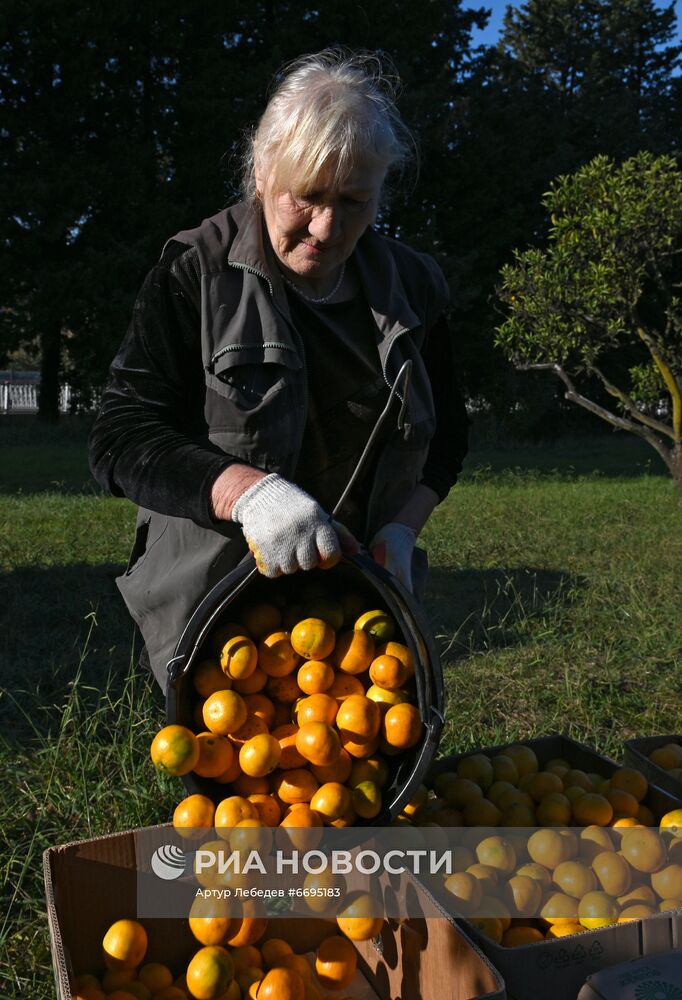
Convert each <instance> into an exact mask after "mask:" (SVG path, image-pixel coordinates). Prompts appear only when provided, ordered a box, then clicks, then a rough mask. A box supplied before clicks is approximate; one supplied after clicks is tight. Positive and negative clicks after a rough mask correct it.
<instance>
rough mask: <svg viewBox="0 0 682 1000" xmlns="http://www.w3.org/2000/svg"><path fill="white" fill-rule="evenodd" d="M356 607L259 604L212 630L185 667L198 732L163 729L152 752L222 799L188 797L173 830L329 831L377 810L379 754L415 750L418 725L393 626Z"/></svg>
mask: <svg viewBox="0 0 682 1000" xmlns="http://www.w3.org/2000/svg"><path fill="white" fill-rule="evenodd" d="M357 605H358V600H357V597H356V595H353V594H349V595H345V596H344V597H342V598H341V599H339V600H332V599H330V598H325V597H318V598H317V599H315V600H312V601H309V602H308V605H307V606H303V608H301V607H300V606H294V607H293V608H291V607H289V608H282V609H280V608H279V607H277V605H276V604H274V603H270V602H260V603H257V604H251V605H247V606H246V607H245V608H244V609H243V612H242V613H241V614H240V620H239V621H235V622H229V623H227V624H224V625H222V626H221V627H220V628H219V629H217V631H216V632H215V633H214V634H213V635H212V636H211V638H210V640H209V646H210V651H211V652H212V654H213V655H211V656H207V657H206V658H204V659H203V660H202V661H201V662H199V663H197V664H196V666H195V668H194V670H193V673H192V682H193V684H194V688H195V690H196V692H197V698H198V700H197V703H196V706H195V713H194V715H195V729H196V732H194V731H192V730H190V729H189V728H187V727H185V726H179V725H170V726H166V727H164V728H163V729H162V730H161V731H160V732H159V733H157V735H156V737H155V738H154V741H153V743H152V746H151V756H152V760H153V762H154V764H155V765H156V767H157V768H158V769H159V770H161V771H164V772H166V773H168V774H172V775H184V774H188V773H190V772H194V774H195V775H198V776H200V777H202V778H207V779H211V780H212V781H213V782H215V784H216V785H217V786H218V788H220V786H224V787H225V791H226V792H228V791H229V793H230V794H226V795H225V797H224V799H223V801H220V802H219V803H218V805H217V808H216V807H215V805H214V802H213V800H212V798H209V797H208V796H205V795H190V796H189V797H188V798H186V799H185V800H183V801H182V802H181V803H180V804H179V806H178V808H177V810H176V812H175V815H174V818H173V822H174V825H175V826H176V827H177V828H178V829H183V828H184V829H189V828H194V829H197V830H199V829H201V828H206V827H213V826H215V827H230V826H237V825H238V824H239V823H240V822H245V821H252V822H255V823H261V824H263V825H266V826H278V825H281V826H318V825H319V826H321V825H323V824H325V825H330V826H337V827H339V826H348V825H351V824H353V823H354V822H355V821H356V820H357V819H358V817H360V818H362V819H373V818H375V817H376V816H378V815H379V813H380V812H381V810H382V791H381V790H382V786H383V785H384V784H385V782H386V781H387V779H388V775H389V767H388V764H387V761H386V758H387V757H390V756H392V755H394V754H397V753H400V752H401V751H403V750H407V749H409V748H410V747H413V746H415V745H416V744H417V743H418V742H419V741H420V739H421V738H422V733H423V723H422V720H421V716H420V713H419V709H418V708H417V706H416V705H415V700H416V696H415V687H414V681H413V679H412V678H413V675H414V664H413V662H412V656H411V654H410V651H409V649H408V647H407V646H406V645H405V644H404V642H402V641H400V638H401V637H400V636H398V634H397V627H396V623H395V621H394V620H393V618H392V617H391V616H390V615H389V614H388V613H387V612H386V611H384V610H381V609H378V610H376V609H375V610H369V611H362V609H361V606H360V607H358V606H357ZM312 612H315V613H312ZM216 797H218V796H216ZM294 814H295V816H294Z"/></svg>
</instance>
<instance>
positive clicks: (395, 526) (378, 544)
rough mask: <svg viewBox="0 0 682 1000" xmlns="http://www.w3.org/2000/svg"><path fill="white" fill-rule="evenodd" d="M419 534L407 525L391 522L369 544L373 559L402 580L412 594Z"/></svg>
mask: <svg viewBox="0 0 682 1000" xmlns="http://www.w3.org/2000/svg"><path fill="white" fill-rule="evenodd" d="M416 541H417V532H416V531H415V530H414V528H409V527H408V526H407V525H406V524H399V523H398V522H397V521H390V522H389V523H388V524H385V525H384V526H383V528H380V529H379V531H377V533H376V535H375V536H374V538H373V539H372V541H371V542H370V543H369V551H370V553H371V555H372V559H374V561H375V562H377V563H379V565H380V566H383V567H384V569H387V570H388V571H389V573H392V574H393V576H395V577H396V579H398V580H400V582H401V583H402V585H403V587H405V588H406V589H407V590H409V591H410V593H412V553H413V551H414V546H415V543H416Z"/></svg>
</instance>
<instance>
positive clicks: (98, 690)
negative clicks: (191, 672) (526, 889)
mask: <svg viewBox="0 0 682 1000" xmlns="http://www.w3.org/2000/svg"><path fill="white" fill-rule="evenodd" d="M3 419H4V418H3ZM84 442H85V428H84V427H83V426H81V425H69V426H67V427H65V428H62V429H61V430H60V431H51V432H49V433H47V434H46V433H44V432H42V431H39V430H38V429H36V427H35V425H33V424H32V423H31V422H29V421H25V422H23V423H22V422H21V421H17V422H14V423H12V424H1V423H0V446H1V447H2V450H3V462H2V469H1V471H0V479H1V481H0V560H1V561H2V566H1V567H0V608H1V611H0V615H1V616H2V629H1V631H0V636H1V638H0V676H1V677H2V685H3V686H2V689H1V690H0V722H1V727H0V733H1V734H2V735H1V736H0V763H1V764H2V765H3V768H4V773H5V774H7V775H8V776H9V777H10V781H9V782H8V783H7V785H6V792H5V797H4V799H3V800H2V806H0V838H1V842H2V882H3V889H2V892H3V899H2V904H1V912H2V914H3V917H2V920H1V921H0V984H6V985H0V997H2V996H7V997H15V996H30V997H31V998H32V1000H47V998H48V997H53V996H54V992H53V991H54V986H53V982H52V972H51V968H50V954H49V944H48V937H47V927H46V920H45V916H44V901H43V888H42V872H41V852H42V851H43V850H44V848H45V847H47V846H48V845H52V844H56V843H64V842H67V841H69V840H75V839H81V838H84V837H89V836H92V835H95V834H98V833H105V832H111V831H115V830H122V829H126V828H130V827H133V826H139V825H145V824H150V823H156V822H160V821H166V820H167V819H169V817H170V814H171V810H172V807H173V805H174V803H175V802H176V801H177V799H178V798H179V797H180V786H179V783H173V782H168V781H165V780H162V779H160V778H159V777H158V776H157V774H156V772H155V771H154V770H153V768H152V765H151V762H150V761H149V758H148V746H149V742H150V739H151V736H152V735H153V733H154V731H155V729H156V728H158V726H159V725H160V724H161V723H162V721H163V704H162V699H161V696H160V693H158V692H157V691H156V690H154V689H153V688H152V686H151V684H150V682H149V680H148V678H147V677H146V676H145V675H143V674H141V673H140V672H139V671H138V669H137V667H136V648H135V638H134V633H133V628H132V625H131V622H130V620H129V618H128V616H127V613H126V611H125V609H124V607H123V604H122V601H121V599H120V598H119V595H118V592H117V590H116V587H115V584H114V577H115V576H116V574H117V573H118V572H120V569H121V567H122V565H123V564H124V562H125V560H126V558H127V553H128V548H129V544H130V539H131V530H132V525H133V521H134V509H133V507H132V505H131V504H129V503H128V502H127V501H123V500H115V499H112V498H109V497H105V496H103V495H101V493H100V491H99V490H98V488H97V487H95V485H94V484H93V483H92V481H91V480H90V478H89V475H88V471H87V465H86V462H85V458H84V450H85V443H84ZM652 455H653V453H652ZM423 541H424V542H425V544H426V546H427V548H428V551H429V557H430V562H431V567H432V573H431V583H430V587H429V592H428V596H427V602H426V604H427V611H428V614H429V617H430V620H431V622H432V625H433V630H434V633H435V635H436V636H437V639H438V642H439V644H440V648H441V650H442V654H443V663H444V668H445V677H446V688H447V698H448V709H447V723H446V729H445V737H444V742H443V747H442V749H443V750H445V751H451V750H464V749H469V748H471V747H476V746H486V745H490V744H493V743H496V742H503V741H509V740H511V739H524V738H527V737H532V736H537V735H541V734H544V733H548V732H553V731H554V732H556V731H561V732H564V733H566V734H567V735H570V736H573V737H575V738H577V739H581V740H584V741H586V742H588V743H590V744H591V745H593V746H595V747H596V748H597V749H598V750H600V751H602V752H606V753H610V754H611V755H613V756H615V757H619V756H620V753H621V746H622V742H623V740H624V739H626V738H628V737H629V736H632V735H634V734H637V735H649V734H654V733H657V732H675V731H679V728H680V723H679V720H680V713H681V709H682V659H681V655H680V654H681V645H682V640H681V636H682V610H681V609H682V578H681V576H680V572H679V568H680V565H682V507H681V506H680V505H679V504H678V502H677V498H676V496H675V493H674V490H673V487H672V485H671V483H670V481H669V479H668V478H667V477H666V476H665V475H664V474H663V472H662V470H661V469H660V466H659V465H658V464H657V463H656V462H655V461H650V456H649V453H648V452H647V450H646V448H644V447H640V445H639V443H638V442H636V441H629V440H628V439H627V438H621V437H603V438H596V439H594V440H590V441H574V442H564V443H563V444H562V445H557V446H554V447H551V448H550V447H544V448H541V447H537V448H530V447H525V448H511V447H510V448H507V449H504V450H503V449H498V450H492V449H488V450H481V449H479V450H475V451H474V452H473V453H472V455H471V456H470V458H469V460H468V462H467V471H466V474H465V475H464V476H463V477H462V481H461V483H460V484H459V485H458V487H457V488H456V489H455V490H454V491H453V492H452V494H451V495H450V497H449V498H448V500H447V501H446V502H445V503H443V504H442V505H441V506H440V507H439V508H438V509H437V511H436V513H435V514H434V517H433V518H432V520H431V522H430V524H429V525H428V527H427V530H426V531H425V533H424V536H423ZM3 990H5V991H6V992H5V993H3V992H2V991H3Z"/></svg>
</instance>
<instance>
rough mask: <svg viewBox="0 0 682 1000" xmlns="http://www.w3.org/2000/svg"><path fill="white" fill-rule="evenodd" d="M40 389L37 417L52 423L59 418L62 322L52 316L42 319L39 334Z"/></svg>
mask: <svg viewBox="0 0 682 1000" xmlns="http://www.w3.org/2000/svg"><path fill="white" fill-rule="evenodd" d="M40 355H41V357H40V390H39V393H38V417H39V419H40V420H44V421H47V422H51V423H53V422H54V421H56V420H58V419H59V375H60V369H61V355H62V324H61V320H60V319H55V318H54V317H50V318H46V319H45V320H44V321H43V326H42V332H41V334H40Z"/></svg>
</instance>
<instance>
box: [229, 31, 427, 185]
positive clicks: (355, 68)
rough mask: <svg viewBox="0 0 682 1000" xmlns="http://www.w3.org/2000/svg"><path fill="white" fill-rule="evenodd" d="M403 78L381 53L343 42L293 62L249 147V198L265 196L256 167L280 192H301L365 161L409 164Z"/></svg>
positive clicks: (333, 181)
mask: <svg viewBox="0 0 682 1000" xmlns="http://www.w3.org/2000/svg"><path fill="white" fill-rule="evenodd" d="M383 61H384V62H387V60H386V59H385V58H384V60H383ZM398 82H399V81H398V77H397V75H396V74H395V73H387V72H385V71H384V69H383V66H382V59H381V58H380V57H379V56H378V55H376V54H373V53H362V52H361V53H351V52H346V51H344V50H343V49H339V48H332V49H324V50H323V51H322V52H318V53H315V54H313V55H307V56H302V57H300V58H299V59H296V60H295V61H294V62H293V63H290V64H289V65H288V66H286V67H285V69H284V76H283V79H282V80H281V82H280V83H279V85H278V86H277V87H276V89H275V91H274V93H273V94H272V97H271V98H270V100H269V102H268V105H267V107H266V109H265V111H264V113H263V116H262V117H261V119H260V121H259V123H258V126H257V128H256V130H255V132H254V133H253V136H252V137H251V141H250V142H249V146H248V149H247V152H246V157H245V164H244V179H243V193H244V197H245V198H246V200H248V201H250V202H252V203H253V202H254V201H255V200H257V198H258V192H257V190H256V187H257V185H256V173H257V172H258V173H259V174H263V175H265V176H266V177H267V178H268V180H269V182H270V184H271V186H272V190H273V191H275V192H282V191H291V192H292V193H293V194H297V195H299V194H304V193H306V192H309V191H313V190H315V189H317V188H318V187H320V186H321V185H322V186H325V187H330V188H331V189H332V190H333V189H335V188H338V187H339V186H340V185H341V184H342V183H343V181H344V180H345V178H346V177H347V175H348V174H349V172H350V170H351V169H352V168H353V167H355V166H357V165H359V164H366V165H367V166H369V167H374V166H377V165H378V166H383V167H384V169H385V170H387V171H388V170H389V169H390V168H392V167H393V168H395V167H397V166H399V165H402V164H403V163H404V162H405V161H406V160H407V159H408V158H409V157H410V154H411V153H412V152H413V151H415V148H416V147H415V142H414V139H413V137H412V135H411V133H410V131H409V130H408V129H407V127H406V126H405V124H404V123H403V121H402V119H401V117H400V114H399V113H398V110H397V108H396V105H395V95H396V91H397V86H398Z"/></svg>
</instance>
